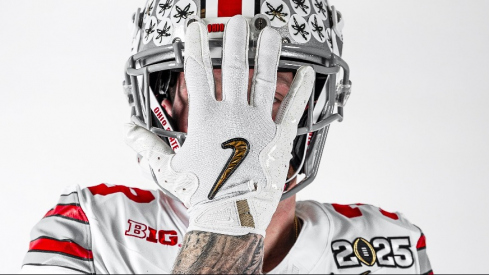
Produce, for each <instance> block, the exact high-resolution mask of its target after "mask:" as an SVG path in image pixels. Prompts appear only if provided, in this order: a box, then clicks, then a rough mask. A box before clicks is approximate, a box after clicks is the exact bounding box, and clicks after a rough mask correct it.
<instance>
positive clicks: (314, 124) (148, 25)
mask: <svg viewBox="0 0 489 275" xmlns="http://www.w3.org/2000/svg"><path fill="white" fill-rule="evenodd" d="M237 14H241V15H243V16H244V17H245V18H246V19H247V20H248V21H249V24H250V31H251V35H250V41H249V43H250V47H249V50H250V53H249V64H250V67H253V63H254V60H255V51H256V42H257V39H258V36H259V33H260V31H261V30H262V29H263V28H265V27H266V26H271V27H272V28H274V29H275V30H277V31H278V32H279V33H280V34H281V36H282V43H283V45H282V53H281V58H280V65H279V70H284V71H292V72H295V71H296V70H297V69H298V68H300V67H301V66H304V65H309V66H311V67H312V68H313V69H314V70H315V72H316V85H315V90H314V91H313V92H312V96H311V98H310V100H309V104H308V107H307V108H306V109H305V110H304V114H303V116H302V119H301V121H300V123H299V127H298V129H297V137H296V139H295V141H294V146H293V150H292V152H291V153H292V159H291V165H292V167H293V168H294V170H295V171H296V173H295V174H294V175H293V176H292V177H290V178H289V179H288V180H287V183H288V182H290V180H292V179H293V178H295V177H297V176H298V175H299V174H301V175H303V176H304V177H303V179H302V180H301V181H300V182H299V183H298V184H297V185H295V186H294V187H292V188H289V187H288V184H287V183H286V186H285V188H284V194H283V196H282V199H285V198H288V197H290V196H292V195H294V194H295V193H297V192H298V191H300V190H301V189H303V188H304V187H305V186H307V185H308V184H310V183H311V182H312V181H313V180H314V178H315V177H316V175H317V172H318V169H319V163H320V160H321V156H322V153H323V148H324V143H325V141H326V136H327V134H328V130H329V125H330V124H331V123H332V122H334V121H337V120H338V121H342V119H343V107H344V106H345V104H346V102H347V100H348V97H349V96H350V91H351V81H350V79H349V75H350V71H349V67H348V65H347V63H346V62H345V61H344V60H343V59H342V58H341V54H342V51H343V34H342V29H343V25H344V20H343V17H342V16H341V13H340V12H339V11H337V10H336V9H335V7H334V6H330V4H329V3H328V1H327V0H148V1H147V3H146V5H145V6H144V8H142V9H138V10H137V12H136V13H135V14H134V15H133V18H132V19H133V23H134V40H133V44H132V56H131V57H130V58H129V60H128V61H127V64H126V68H125V81H124V91H125V94H126V95H127V96H128V98H129V104H130V106H131V116H132V121H133V122H134V123H136V124H137V125H139V126H142V127H145V128H146V129H148V130H150V131H152V132H153V133H155V134H156V135H158V136H160V137H161V138H162V139H163V140H165V141H166V142H167V143H168V144H169V145H170V146H171V147H172V149H173V150H175V151H177V150H178V149H179V148H180V147H181V146H182V145H183V143H184V142H185V137H186V133H183V132H179V131H178V129H176V128H175V127H174V126H173V125H175V124H174V123H172V120H171V118H170V117H169V116H168V114H166V113H165V111H164V109H163V108H162V106H161V102H162V101H163V100H164V99H165V98H168V99H171V96H170V94H169V90H170V87H171V86H172V85H175V81H176V77H177V74H178V73H179V72H182V71H183V60H184V58H185V31H186V28H187V26H188V25H189V24H190V23H192V22H195V21H200V22H202V23H204V24H205V25H207V27H208V32H209V47H210V50H211V56H212V61H213V65H214V67H215V68H218V67H220V66H221V58H222V56H221V54H222V43H223V34H224V30H225V28H226V23H227V22H228V20H229V19H230V18H231V17H232V16H234V15H237ZM340 76H341V78H342V79H339V78H340ZM148 169H149V171H150V172H151V169H150V168H148Z"/></svg>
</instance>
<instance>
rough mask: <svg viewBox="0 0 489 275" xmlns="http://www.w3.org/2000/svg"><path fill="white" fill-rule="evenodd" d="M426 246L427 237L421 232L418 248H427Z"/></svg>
mask: <svg viewBox="0 0 489 275" xmlns="http://www.w3.org/2000/svg"><path fill="white" fill-rule="evenodd" d="M425 248H426V237H425V236H424V234H421V237H419V240H418V244H417V245H416V249H417V250H421V249H425Z"/></svg>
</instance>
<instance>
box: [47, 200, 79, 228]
mask: <svg viewBox="0 0 489 275" xmlns="http://www.w3.org/2000/svg"><path fill="white" fill-rule="evenodd" d="M52 216H58V217H63V218H67V219H71V220H75V221H78V222H82V223H87V224H88V219H87V216H85V213H84V212H83V209H82V208H81V207H80V205H78V204H58V205H56V207H55V208H54V209H51V210H49V211H48V213H46V215H45V216H44V218H47V217H52Z"/></svg>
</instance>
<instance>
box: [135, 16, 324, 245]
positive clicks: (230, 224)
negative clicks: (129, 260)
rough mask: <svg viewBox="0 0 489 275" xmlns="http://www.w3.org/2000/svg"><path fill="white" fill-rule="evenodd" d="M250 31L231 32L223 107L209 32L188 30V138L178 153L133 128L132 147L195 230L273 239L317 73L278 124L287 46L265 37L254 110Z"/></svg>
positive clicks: (239, 27) (297, 87)
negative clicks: (276, 103)
mask: <svg viewBox="0 0 489 275" xmlns="http://www.w3.org/2000/svg"><path fill="white" fill-rule="evenodd" d="M249 32H250V31H249V26H248V22H247V21H246V19H244V17H242V16H235V17H233V18H232V19H231V20H230V21H229V22H228V24H227V26H226V32H225V35H224V45H223V60H222V101H217V100H216V96H215V88H214V87H215V86H214V76H213V67H212V61H211V57H210V52H209V45H208V33H207V28H206V27H205V26H204V25H203V24H201V23H197V22H196V23H192V24H191V25H190V26H189V27H188V29H187V34H186V40H185V41H186V43H185V67H184V70H185V80H186V83H187V88H188V97H189V117H188V133H187V138H186V141H185V144H184V145H183V147H182V148H181V149H180V150H179V151H178V153H176V154H175V153H174V152H173V151H172V150H171V148H170V147H169V146H168V145H167V144H166V143H165V142H164V141H163V140H161V139H160V138H159V137H157V136H156V135H155V134H153V133H151V132H150V131H148V130H146V129H144V128H142V127H139V126H136V125H134V124H129V125H128V128H127V131H128V133H127V137H126V143H127V144H128V145H129V146H130V147H132V148H133V149H134V150H135V151H136V152H137V153H138V154H139V155H141V156H142V157H143V158H145V159H146V160H147V161H148V163H149V165H150V167H151V168H152V169H153V172H154V174H155V177H156V180H157V181H158V184H159V185H160V186H161V187H163V188H164V189H166V190H168V191H170V192H171V193H172V194H173V195H175V196H176V197H178V198H179V199H180V200H181V201H182V202H184V203H185V205H186V206H187V207H188V209H189V216H190V225H189V228H188V231H192V230H200V231H206V232H214V233H220V234H226V235H245V234H248V233H254V234H261V235H263V236H265V230H266V228H267V227H268V225H269V223H270V220H271V218H272V216H273V214H274V212H275V210H276V208H277V205H278V203H279V201H280V197H281V195H282V191H283V186H284V183H285V181H286V176H287V171H288V168H289V161H290V159H291V151H292V143H293V141H294V138H295V137H296V134H297V125H298V123H299V120H300V118H301V116H302V114H303V112H304V108H305V106H306V103H307V102H308V99H309V97H310V95H311V91H312V88H313V85H314V81H315V72H314V70H313V69H312V68H311V67H302V68H300V69H299V70H298V71H297V73H296V76H295V79H294V82H293V83H292V85H291V88H290V91H289V93H288V94H287V96H286V98H285V99H284V100H283V102H282V104H281V106H280V109H279V111H278V114H277V117H276V119H275V121H273V119H272V106H273V99H274V95H275V89H276V80H277V68H278V63H279V56H280V51H281V41H282V39H281V37H280V35H279V34H278V32H276V31H275V30H273V29H271V28H265V29H264V30H263V31H262V32H261V34H260V37H259V39H258V48H257V54H256V60H255V70H254V77H253V81H252V83H251V85H252V87H251V94H250V102H249V103H248V79H249V64H248V43H249Z"/></svg>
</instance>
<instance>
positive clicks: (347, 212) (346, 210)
mask: <svg viewBox="0 0 489 275" xmlns="http://www.w3.org/2000/svg"><path fill="white" fill-rule="evenodd" d="M332 206H333V208H334V210H335V211H336V212H338V213H340V214H341V215H343V216H345V217H347V218H350V219H351V218H356V217H361V216H362V211H360V209H358V208H353V207H351V206H350V205H343V204H337V203H333V204H332Z"/></svg>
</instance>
